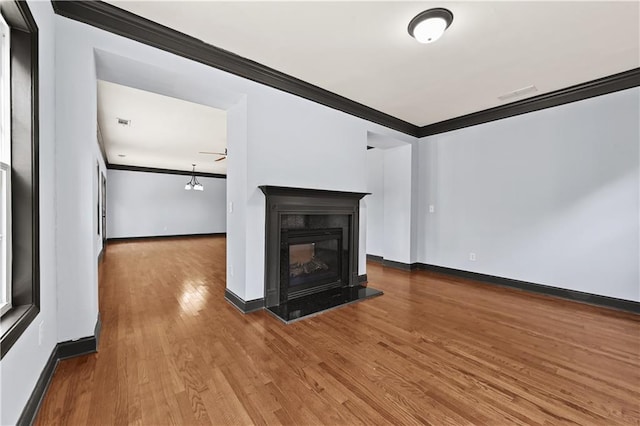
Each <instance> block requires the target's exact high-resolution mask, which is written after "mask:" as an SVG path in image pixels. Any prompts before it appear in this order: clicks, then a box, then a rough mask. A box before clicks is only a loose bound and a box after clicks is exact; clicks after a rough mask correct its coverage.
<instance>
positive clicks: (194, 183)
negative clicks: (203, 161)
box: [184, 164, 204, 191]
mask: <svg viewBox="0 0 640 426" xmlns="http://www.w3.org/2000/svg"><path fill="white" fill-rule="evenodd" d="M192 166H193V170H192V171H191V180H190V181H189V182H187V184H186V185H185V186H184V189H186V190H187V191H191V190H192V189H193V190H194V191H204V186H202V184H201V183H200V182H198V178H197V177H196V165H195V164H192Z"/></svg>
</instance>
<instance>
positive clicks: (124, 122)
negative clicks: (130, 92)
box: [118, 118, 131, 126]
mask: <svg viewBox="0 0 640 426" xmlns="http://www.w3.org/2000/svg"><path fill="white" fill-rule="evenodd" d="M118 124H119V125H121V126H131V120H127V119H126V118H118Z"/></svg>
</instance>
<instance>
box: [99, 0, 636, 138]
mask: <svg viewBox="0 0 640 426" xmlns="http://www.w3.org/2000/svg"><path fill="white" fill-rule="evenodd" d="M110 3H112V4H114V5H116V6H118V7H120V8H122V9H125V10H128V11H130V12H133V13H135V14H138V15H140V16H143V17H145V18H148V19H151V20H153V21H156V22H158V23H160V24H163V25H166V26H169V27H172V28H174V29H176V30H178V31H181V32H183V33H186V34H189V35H191V36H194V37H196V38H199V39H201V40H203V41H205V42H207V43H209V44H212V45H214V46H217V47H220V48H223V49H226V50H229V51H232V52H234V53H236V54H238V55H240V56H243V57H246V58H249V59H252V60H254V61H257V62H259V63H262V64H264V65H267V66H269V67H272V68H274V69H276V70H278V71H281V72H284V73H286V74H290V75H292V76H295V77H298V78H300V79H302V80H305V81H307V82H310V83H313V84H315V85H317V86H320V87H322V88H324V89H327V90H329V91H332V92H335V93H337V94H340V95H342V96H345V97H347V98H349V99H352V100H355V101H358V102H361V103H363V104H365V105H367V106H370V107H372V108H375V109H377V110H380V111H383V112H385V113H387V114H390V115H392V116H395V117H398V118H400V119H403V120H405V121H408V122H410V123H413V124H416V125H419V126H423V125H427V124H431V123H435V122H438V121H442V120H446V119H449V118H454V117H458V116H461V115H464V114H468V113H472V112H476V111H480V110H483V109H487V108H491V107H494V106H497V105H500V104H503V103H507V102H512V101H514V100H518V99H522V98H524V97H526V96H534V95H538V94H541V93H545V92H550V91H553V90H557V89H562V88H565V87H568V86H571V85H574V84H578V83H583V82H586V81H589V80H593V79H596V78H600V77H604V76H608V75H611V74H614V73H618V72H622V71H626V70H629V69H632V68H636V67H638V66H640V3H639V2H637V1H632V2H620V1H604V2H583V1H568V2H560V1H556V2H520V1H509V2H507V1H505V2H476V1H467V2H449V1H440V2H401V1H378V2H362V1H350V2H349V1H342V2H308V1H304V2H291V1H289V2H271V1H260V2H246V1H236V2H221V1H208V2H207V1H204V2H178V1H170V2H161V1H160V2H158V1H126V2H118V1H112V2H110ZM431 7H447V8H448V9H450V10H451V11H452V12H453V14H454V20H453V23H452V25H451V27H449V29H448V30H447V32H446V33H445V34H444V36H443V37H442V38H441V39H440V40H438V41H437V42H436V43H432V44H426V45H422V44H419V43H417V42H416V41H415V40H414V39H412V38H411V37H410V36H409V35H408V33H407V25H408V23H409V21H410V20H411V18H413V17H414V16H415V15H416V14H417V13H419V12H420V11H422V10H425V9H428V8H431ZM530 85H535V86H536V87H537V89H538V91H537V92H535V93H531V94H528V95H526V96H524V97H520V98H514V99H509V100H508V101H500V100H499V99H498V96H501V95H504V94H506V93H508V92H511V91H514V90H517V89H520V88H523V87H526V86H530Z"/></svg>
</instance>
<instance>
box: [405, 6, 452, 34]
mask: <svg viewBox="0 0 640 426" xmlns="http://www.w3.org/2000/svg"><path fill="white" fill-rule="evenodd" d="M451 22H453V13H451V11H450V10H448V9H444V8H442V7H438V8H435V9H429V10H425V11H424V12H420V13H418V14H417V15H416V17H415V18H413V19H412V20H411V22H409V28H407V29H408V31H409V34H410V35H411V37H413V38H415V39H416V40H418V42H420V43H433V42H434V41H436V40H438V39H439V38H440V37H441V36H442V34H444V31H445V30H446V29H447V28H449V25H451Z"/></svg>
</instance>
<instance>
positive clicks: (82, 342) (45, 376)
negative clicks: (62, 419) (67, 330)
mask: <svg viewBox="0 0 640 426" xmlns="http://www.w3.org/2000/svg"><path fill="white" fill-rule="evenodd" d="M101 330H102V321H101V320H100V314H98V319H97V320H96V325H95V327H94V335H93V336H89V337H83V338H82V339H78V340H72V341H67V342H60V343H58V344H57V345H56V346H55V347H54V348H53V350H52V351H51V355H49V359H48V360H47V363H46V364H45V365H44V368H43V369H42V372H41V373H40V377H39V378H38V381H37V382H36V386H35V387H34V388H33V392H31V396H30V397H29V400H28V401H27V404H26V405H25V407H24V409H23V410H22V414H20V418H19V419H18V422H17V425H18V426H29V425H32V424H33V422H34V421H35V419H36V416H37V415H38V411H39V410H40V405H41V404H42V400H43V399H44V396H45V394H46V393H47V389H49V384H51V379H52V378H53V375H54V374H55V372H56V368H57V367H58V363H59V362H60V361H61V360H63V359H67V358H73V357H76V356H81V355H87V354H91V353H94V352H97V351H98V342H99V341H100V331H101Z"/></svg>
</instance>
